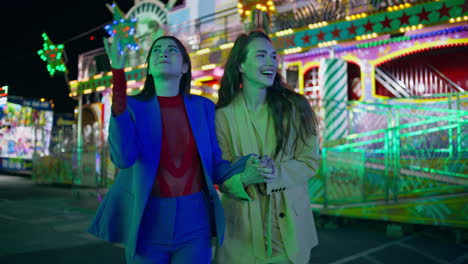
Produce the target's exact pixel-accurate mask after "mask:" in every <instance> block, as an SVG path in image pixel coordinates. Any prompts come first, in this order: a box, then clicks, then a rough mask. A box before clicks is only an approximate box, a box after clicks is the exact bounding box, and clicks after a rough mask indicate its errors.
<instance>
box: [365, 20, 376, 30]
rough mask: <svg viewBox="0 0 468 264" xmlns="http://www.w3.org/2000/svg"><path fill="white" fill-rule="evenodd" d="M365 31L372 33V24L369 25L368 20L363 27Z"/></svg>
mask: <svg viewBox="0 0 468 264" xmlns="http://www.w3.org/2000/svg"><path fill="white" fill-rule="evenodd" d="M364 27H365V28H366V31H374V29H373V27H374V23H371V22H370V20H367V24H365V25H364Z"/></svg>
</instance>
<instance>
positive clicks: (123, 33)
mask: <svg viewBox="0 0 468 264" xmlns="http://www.w3.org/2000/svg"><path fill="white" fill-rule="evenodd" d="M108 7H109V6H108ZM109 9H110V10H111V12H112V14H113V16H114V21H113V22H112V24H110V25H107V26H105V27H104V28H105V29H106V30H107V33H109V35H110V36H111V37H114V36H115V35H117V36H119V38H120V41H121V42H122V44H124V45H126V46H127V47H129V48H130V49H133V50H138V49H140V47H139V46H138V44H137V41H136V39H135V24H136V21H137V19H136V18H132V19H125V18H124V14H123V12H122V10H120V8H119V7H118V6H117V4H116V3H115V2H114V3H113V4H112V5H111V6H110V7H109Z"/></svg>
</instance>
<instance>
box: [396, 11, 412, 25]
mask: <svg viewBox="0 0 468 264" xmlns="http://www.w3.org/2000/svg"><path fill="white" fill-rule="evenodd" d="M409 18H410V16H408V15H407V14H406V13H405V12H403V15H401V17H400V18H398V19H399V20H400V26H403V25H405V24H407V25H409Z"/></svg>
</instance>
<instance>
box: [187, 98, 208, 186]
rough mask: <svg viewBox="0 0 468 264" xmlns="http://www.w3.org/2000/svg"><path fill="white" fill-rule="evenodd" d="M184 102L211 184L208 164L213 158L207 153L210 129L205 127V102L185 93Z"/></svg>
mask: <svg viewBox="0 0 468 264" xmlns="http://www.w3.org/2000/svg"><path fill="white" fill-rule="evenodd" d="M184 104H185V110H186V112H187V117H188V120H189V123H190V127H191V128H192V134H193V137H194V139H195V143H196V145H197V149H198V154H199V155H200V161H201V163H202V167H203V171H204V176H205V178H206V181H207V183H208V184H210V183H211V178H210V177H208V175H209V174H208V173H209V172H208V170H207V168H206V166H211V165H210V164H211V160H210V159H209V155H208V154H209V153H207V150H208V149H207V148H208V146H209V142H206V138H207V137H206V133H208V130H207V129H204V128H205V127H206V122H207V121H206V114H205V112H204V111H203V104H202V103H201V102H200V101H199V102H198V103H197V101H196V100H194V98H192V97H190V95H184Z"/></svg>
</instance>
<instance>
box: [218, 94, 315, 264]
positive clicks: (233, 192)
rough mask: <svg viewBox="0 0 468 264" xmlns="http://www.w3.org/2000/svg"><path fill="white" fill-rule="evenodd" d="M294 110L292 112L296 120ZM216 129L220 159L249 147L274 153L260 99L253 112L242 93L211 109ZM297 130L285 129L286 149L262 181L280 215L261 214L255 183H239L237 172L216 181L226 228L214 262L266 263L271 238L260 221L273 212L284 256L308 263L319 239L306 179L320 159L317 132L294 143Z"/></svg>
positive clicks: (265, 110) (267, 222)
mask: <svg viewBox="0 0 468 264" xmlns="http://www.w3.org/2000/svg"><path fill="white" fill-rule="evenodd" d="M296 116H297V114H294V113H293V117H294V118H295V119H296V120H297V118H296ZM216 134H217V138H218V142H219V146H220V148H221V150H222V153H223V159H226V160H229V161H232V160H235V159H236V158H237V157H240V156H243V155H246V154H250V153H257V154H259V155H265V154H267V155H269V156H270V157H273V154H274V150H275V147H276V137H275V130H274V124H273V119H272V116H271V115H270V114H269V110H268V107H267V106H266V105H264V106H261V107H260V108H259V109H257V111H255V112H252V111H250V110H248V109H247V107H246V104H245V102H244V99H243V96H242V94H240V95H239V96H237V97H236V98H235V99H234V100H233V102H232V103H231V104H230V105H228V106H226V107H223V108H221V109H218V110H217V111H216ZM296 136H297V135H296V134H295V133H294V132H291V133H290V137H289V138H288V139H287V147H286V154H284V153H283V154H280V155H279V156H278V157H277V158H276V159H275V165H276V169H277V177H276V179H275V180H274V181H273V182H272V183H269V184H267V186H266V193H267V194H268V195H269V197H271V196H275V197H274V198H275V199H272V200H270V201H275V204H274V205H271V204H269V205H268V206H276V212H277V214H281V215H282V216H281V217H278V216H271V215H270V216H269V217H266V218H267V219H262V215H264V214H263V213H262V212H261V205H260V203H259V199H256V198H257V195H258V192H259V191H258V188H256V187H255V186H254V185H250V186H248V187H247V188H245V189H244V187H243V186H242V183H241V182H240V176H239V175H237V176H234V177H233V178H231V179H230V180H228V181H226V182H225V183H224V184H223V185H221V186H220V187H221V188H220V190H221V192H222V193H223V194H222V203H223V207H224V209H225V216H226V233H225V240H224V245H223V246H222V247H219V248H218V249H217V252H216V257H215V263H223V264H230V263H232V264H239V263H245V264H254V263H255V264H259V263H265V262H264V261H262V260H266V259H267V258H268V254H269V252H271V241H268V235H267V238H266V239H265V235H264V234H263V230H264V225H267V226H268V225H271V223H270V221H271V217H278V218H277V219H278V223H279V226H280V233H281V237H282V239H283V243H284V245H285V250H286V253H287V255H288V258H289V260H290V261H291V262H292V263H294V264H306V263H308V261H309V257H310V250H311V249H312V247H314V246H316V245H317V244H318V239H317V232H316V230H315V223H314V218H313V215H312V210H311V208H310V202H309V191H308V180H309V179H310V178H311V177H313V176H314V175H315V172H316V170H317V168H318V165H319V154H318V141H317V137H316V136H313V135H310V136H308V137H307V144H302V142H301V141H299V144H297V147H296V148H295V149H293V142H294V139H295V137H296ZM270 208H271V207H270ZM270 211H271V210H268V209H267V212H270ZM265 240H267V241H265ZM265 245H267V246H265ZM269 247H270V250H269Z"/></svg>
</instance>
